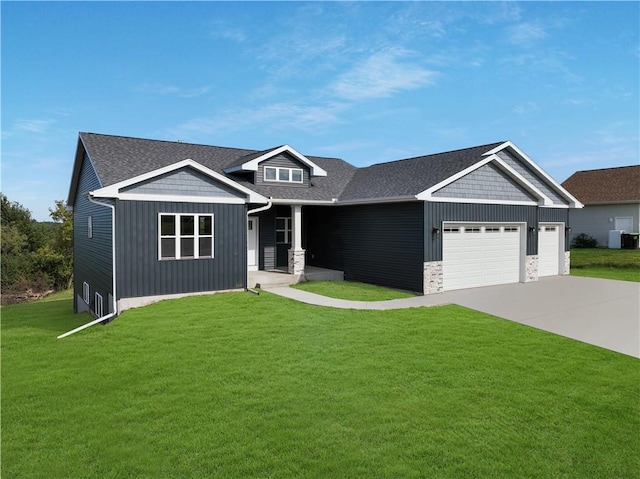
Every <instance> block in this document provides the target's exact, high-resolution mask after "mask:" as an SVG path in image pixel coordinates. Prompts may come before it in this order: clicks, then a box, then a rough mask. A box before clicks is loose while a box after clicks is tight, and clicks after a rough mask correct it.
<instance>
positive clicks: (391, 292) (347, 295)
mask: <svg viewBox="0 0 640 479" xmlns="http://www.w3.org/2000/svg"><path fill="white" fill-rule="evenodd" d="M292 288H297V289H301V290H303V291H309V292H311V293H316V294H321V295H322V296H328V297H330V298H338V299H348V300H352V301H386V300H390V299H401V298H411V297H413V296H415V294H413V293H408V292H406V291H399V290H397V289H390V288H384V287H382V286H376V285H374V284H367V283H358V282H356V281H310V282H308V283H298V284H295V285H292Z"/></svg>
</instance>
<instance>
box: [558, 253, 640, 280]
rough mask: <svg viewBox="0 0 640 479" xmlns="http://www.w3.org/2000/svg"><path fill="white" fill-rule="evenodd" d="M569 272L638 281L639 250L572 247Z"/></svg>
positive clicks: (639, 269)
mask: <svg viewBox="0 0 640 479" xmlns="http://www.w3.org/2000/svg"><path fill="white" fill-rule="evenodd" d="M571 274H572V275H574V276H589V277H592V278H604V279H617V280H621V281H639V282H640V250H632V249H607V248H575V249H572V250H571Z"/></svg>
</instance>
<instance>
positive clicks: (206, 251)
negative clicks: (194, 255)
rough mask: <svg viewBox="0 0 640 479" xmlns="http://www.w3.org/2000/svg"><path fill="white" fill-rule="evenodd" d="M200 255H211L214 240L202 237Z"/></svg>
mask: <svg viewBox="0 0 640 479" xmlns="http://www.w3.org/2000/svg"><path fill="white" fill-rule="evenodd" d="M199 242H200V244H199V250H198V256H199V257H200V258H202V257H211V256H213V255H212V252H213V240H212V239H211V238H200V241H199Z"/></svg>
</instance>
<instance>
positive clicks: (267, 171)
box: [264, 166, 276, 180]
mask: <svg viewBox="0 0 640 479" xmlns="http://www.w3.org/2000/svg"><path fill="white" fill-rule="evenodd" d="M264 179H265V180H275V179H276V169H275V168H272V167H268V166H265V168H264Z"/></svg>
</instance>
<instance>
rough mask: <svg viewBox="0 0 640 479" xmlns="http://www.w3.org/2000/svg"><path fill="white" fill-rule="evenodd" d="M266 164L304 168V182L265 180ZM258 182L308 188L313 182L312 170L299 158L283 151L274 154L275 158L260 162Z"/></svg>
mask: <svg viewBox="0 0 640 479" xmlns="http://www.w3.org/2000/svg"><path fill="white" fill-rule="evenodd" d="M265 166H275V167H279V168H299V169H301V170H302V183H289V182H284V183H282V182H277V181H265V180H264V167H265ZM256 184H266V185H273V184H284V185H287V186H299V187H305V188H308V187H309V186H310V184H311V180H310V170H309V167H308V166H307V165H305V164H303V163H302V162H300V161H299V160H297V159H295V158H294V157H293V156H291V155H290V154H289V153H281V154H279V155H276V156H274V157H273V158H269V159H268V160H265V161H263V162H262V163H260V166H259V168H258V172H257V174H256Z"/></svg>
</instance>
